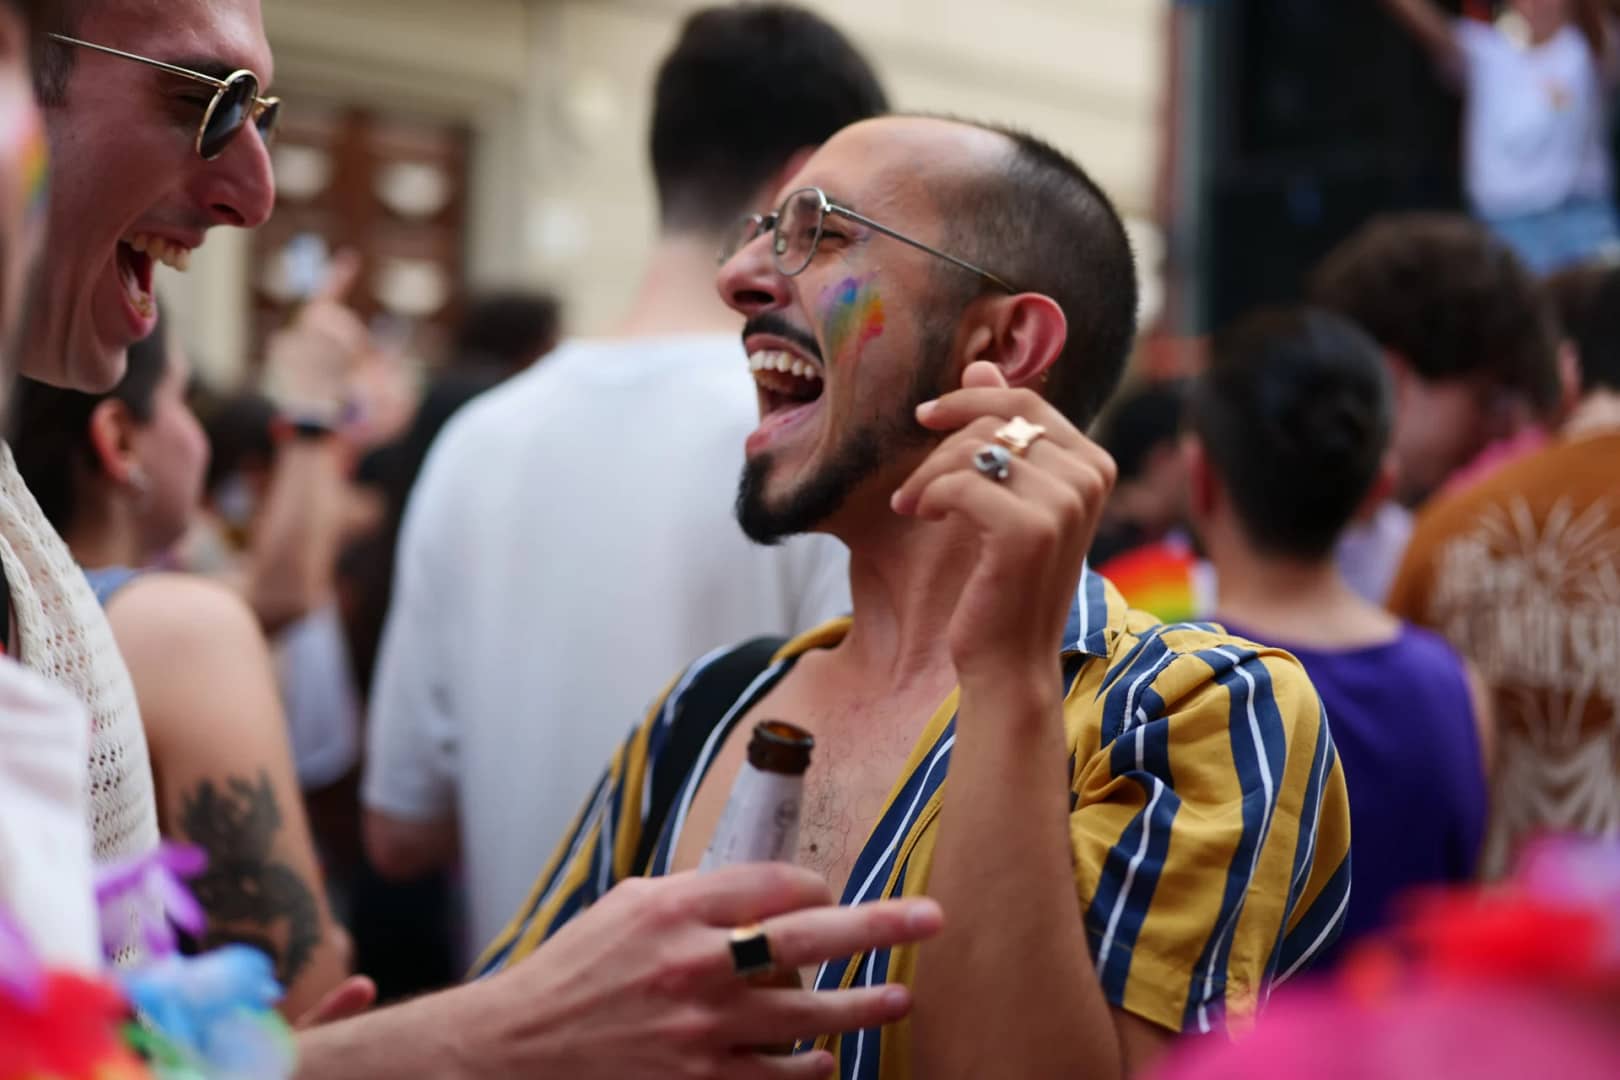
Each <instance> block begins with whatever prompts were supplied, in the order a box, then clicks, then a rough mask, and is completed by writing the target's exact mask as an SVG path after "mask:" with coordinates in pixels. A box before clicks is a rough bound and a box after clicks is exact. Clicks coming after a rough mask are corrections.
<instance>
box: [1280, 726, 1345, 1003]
mask: <svg viewBox="0 0 1620 1080" xmlns="http://www.w3.org/2000/svg"><path fill="white" fill-rule="evenodd" d="M1320 715H1321V722H1320V723H1319V724H1318V725H1317V729H1316V747H1315V749H1314V750H1313V751H1312V753H1311V773H1310V779H1309V780H1308V781H1307V782H1306V785H1305V795H1304V798H1303V800H1302V801H1301V803H1300V814H1299V835H1298V836H1297V837H1296V838H1295V840H1294V864H1293V868H1292V869H1291V870H1290V871H1289V874H1288V904H1287V906H1286V907H1284V908H1283V917H1282V922H1281V923H1280V924H1279V925H1278V927H1277V941H1276V944H1275V945H1274V946H1273V947H1272V950H1271V959H1270V961H1269V962H1268V963H1267V964H1266V981H1267V982H1268V983H1269V982H1270V981H1271V980H1272V979H1273V978H1274V977H1275V976H1276V974H1277V972H1278V970H1279V969H1280V970H1283V971H1286V970H1288V969H1287V968H1286V967H1280V965H1281V958H1282V942H1283V937H1284V935H1286V934H1287V933H1288V927H1289V924H1290V923H1292V922H1293V921H1294V909H1295V908H1297V907H1298V906H1299V901H1300V894H1301V892H1302V891H1303V889H1304V887H1305V885H1306V884H1308V882H1307V881H1306V880H1305V878H1306V877H1307V875H1308V874H1309V873H1310V864H1311V861H1312V858H1313V857H1314V856H1315V854H1316V842H1317V839H1318V837H1317V825H1318V824H1319V823H1320V820H1321V815H1322V786H1323V781H1325V780H1326V779H1327V776H1328V772H1329V771H1330V770H1331V769H1332V768H1333V761H1332V755H1333V737H1332V736H1331V735H1330V734H1329V733H1328V722H1327V708H1326V706H1323V707H1322V709H1321V713H1320Z"/></svg>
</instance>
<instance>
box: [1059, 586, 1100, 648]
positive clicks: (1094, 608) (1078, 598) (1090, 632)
mask: <svg viewBox="0 0 1620 1080" xmlns="http://www.w3.org/2000/svg"><path fill="white" fill-rule="evenodd" d="M1082 604H1084V607H1083V608H1082V606H1081V605H1082ZM1082 614H1083V616H1084V618H1082ZM1082 621H1084V623H1085V627H1086V638H1085V640H1084V641H1081V640H1080V626H1081V623H1082ZM1063 651H1064V652H1085V653H1089V654H1091V655H1092V656H1107V655H1108V593H1107V589H1106V586H1105V585H1104V583H1103V578H1102V575H1101V574H1098V573H1095V572H1093V571H1092V569H1091V567H1090V566H1087V567H1085V569H1084V570H1083V571H1082V572H1081V577H1080V585H1079V587H1078V588H1077V589H1075V595H1074V598H1073V601H1072V602H1071V603H1070V605H1069V618H1068V622H1066V623H1065V624H1064V627H1063Z"/></svg>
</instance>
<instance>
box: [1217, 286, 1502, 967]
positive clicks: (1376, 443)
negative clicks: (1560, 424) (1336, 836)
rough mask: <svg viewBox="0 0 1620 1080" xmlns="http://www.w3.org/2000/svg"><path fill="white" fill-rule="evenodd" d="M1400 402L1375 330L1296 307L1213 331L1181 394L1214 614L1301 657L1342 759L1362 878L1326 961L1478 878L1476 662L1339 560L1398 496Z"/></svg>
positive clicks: (1482, 780) (1480, 759) (1480, 731)
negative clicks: (1383, 504)
mask: <svg viewBox="0 0 1620 1080" xmlns="http://www.w3.org/2000/svg"><path fill="white" fill-rule="evenodd" d="M1393 404H1394V402H1393V395H1392V392H1391V388H1390V378H1389V375H1388V373H1387V372H1386V370H1385V365H1384V360H1383V357H1382V356H1381V355H1380V353H1379V349H1378V346H1377V344H1376V343H1374V342H1373V340H1372V339H1371V338H1369V337H1368V336H1367V335H1366V334H1365V333H1363V332H1362V331H1361V330H1359V329H1357V328H1356V327H1355V326H1354V325H1352V324H1351V323H1349V322H1347V321H1345V320H1344V319H1341V318H1339V317H1337V316H1334V315H1330V314H1328V313H1326V312H1322V311H1314V310H1310V309H1303V310H1297V311H1274V312H1266V313H1260V314H1256V315H1253V316H1251V317H1249V318H1248V319H1246V320H1244V321H1242V322H1240V323H1239V324H1237V325H1236V326H1234V327H1232V328H1231V329H1230V330H1228V331H1226V332H1225V333H1222V334H1218V335H1217V336H1216V338H1215V347H1214V352H1213V358H1212V361H1211V363H1210V366H1209V368H1208V370H1207V371H1206V372H1205V373H1204V374H1203V375H1202V376H1200V377H1199V378H1198V380H1197V382H1196V384H1195V387H1194V389H1193V391H1192V394H1191V398H1190V405H1189V409H1188V425H1187V426H1188V432H1189V434H1188V437H1187V446H1186V458H1187V472H1188V474H1189V476H1190V477H1191V509H1192V514H1193V520H1194V522H1195V524H1196V527H1197V530H1198V535H1199V537H1200V538H1201V539H1202V540H1203V542H1204V546H1205V549H1206V550H1207V551H1208V553H1209V557H1210V559H1211V561H1212V562H1213V563H1214V565H1215V569H1216V572H1217V573H1218V574H1219V575H1220V602H1219V605H1218V606H1217V607H1216V609H1215V611H1214V614H1213V615H1212V616H1211V617H1212V618H1213V619H1214V620H1215V621H1216V622H1218V623H1220V624H1221V625H1222V626H1224V627H1226V629H1227V630H1228V631H1230V632H1231V633H1234V634H1237V635H1239V636H1241V637H1245V638H1249V639H1251V640H1253V641H1260V642H1264V643H1266V644H1267V645H1272V646H1275V647H1277V648H1279V649H1283V650H1286V651H1287V652H1289V653H1292V654H1293V655H1294V656H1295V657H1297V658H1298V659H1299V661H1300V662H1301V663H1302V664H1304V665H1305V671H1306V673H1307V674H1308V675H1309V676H1310V678H1311V682H1312V683H1313V684H1315V686H1316V690H1317V692H1318V693H1319V694H1321V696H1322V705H1323V707H1324V708H1325V709H1326V711H1327V715H1328V717H1329V718H1330V720H1331V721H1332V724H1333V743H1334V746H1336V747H1337V748H1338V751H1339V754H1340V756H1341V759H1342V761H1343V764H1344V778H1345V783H1346V784H1347V785H1348V786H1349V789H1350V830H1351V835H1352V836H1353V837H1354V839H1355V851H1356V863H1355V888H1354V890H1353V891H1352V892H1351V894H1350V903H1349V907H1348V908H1347V910H1346V914H1345V923H1344V933H1343V934H1342V935H1341V936H1340V938H1339V941H1338V942H1337V943H1336V944H1335V945H1334V946H1333V947H1332V949H1331V950H1329V951H1326V952H1324V953H1323V955H1322V959H1321V961H1320V963H1321V964H1322V965H1330V964H1333V963H1335V962H1337V960H1338V959H1339V958H1340V957H1341V956H1342V955H1343V954H1344V953H1345V951H1346V950H1348V949H1350V948H1352V947H1353V946H1354V943H1355V942H1356V941H1358V940H1359V939H1361V938H1362V937H1364V936H1365V935H1367V934H1369V933H1371V932H1373V931H1376V930H1378V929H1379V928H1381V927H1382V926H1384V925H1385V924H1386V922H1387V921H1388V919H1389V918H1390V916H1391V915H1392V914H1393V912H1394V905H1395V903H1396V902H1397V901H1398V900H1399V899H1401V898H1402V897H1403V896H1404V895H1405V894H1406V893H1407V892H1408V891H1409V890H1411V889H1413V888H1415V887H1419V886H1425V885H1431V884H1435V883H1443V882H1467V881H1470V880H1472V879H1473V876H1474V872H1475V869H1476V866H1477V864H1478V860H1479V854H1480V848H1481V843H1482V841H1483V837H1484V832H1485V812H1486V806H1485V787H1486V773H1487V770H1488V767H1489V751H1490V745H1491V726H1490V716H1489V709H1488V706H1487V703H1486V700H1485V695H1484V692H1483V689H1482V687H1481V686H1480V685H1479V681H1478V678H1477V676H1475V675H1474V674H1473V673H1472V672H1471V671H1469V670H1468V669H1467V667H1466V666H1465V665H1464V663H1463V662H1462V660H1461V659H1460V658H1459V657H1458V656H1457V654H1456V653H1455V652H1454V651H1452V649H1451V647H1450V646H1448V645H1447V644H1446V643H1445V641H1444V639H1442V638H1441V637H1439V636H1438V635H1436V634H1434V633H1432V632H1430V631H1427V630H1420V629H1418V628H1416V627H1414V626H1411V625H1409V624H1406V623H1403V622H1401V621H1400V620H1398V619H1396V618H1394V617H1392V616H1391V615H1389V614H1388V613H1387V612H1385V611H1384V610H1383V609H1382V608H1380V607H1377V606H1375V605H1373V604H1372V603H1370V602H1368V601H1367V600H1365V599H1363V598H1362V597H1360V596H1358V595H1356V593H1355V591H1354V590H1352V589H1351V588H1350V586H1349V585H1348V584H1346V582H1345V580H1344V577H1343V575H1342V574H1341V573H1340V571H1339V568H1338V566H1337V565H1336V564H1335V562H1334V558H1333V551H1334V545H1335V543H1336V542H1337V540H1338V538H1339V535H1340V534H1341V533H1342V532H1343V531H1344V529H1345V528H1346V527H1347V526H1348V525H1349V524H1350V522H1351V521H1352V520H1353V518H1354V517H1355V515H1356V512H1357V510H1358V509H1359V508H1361V507H1362V506H1364V505H1367V504H1368V503H1376V502H1378V501H1381V500H1383V499H1384V498H1386V497H1387V495H1388V491H1389V487H1390V484H1391V482H1392V479H1393V477H1392V470H1391V467H1390V464H1389V462H1388V460H1387V458H1386V448H1387V446H1388V443H1389V434H1390V428H1391V423H1392V421H1391V411H1392V407H1393Z"/></svg>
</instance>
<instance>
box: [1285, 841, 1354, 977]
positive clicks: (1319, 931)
mask: <svg viewBox="0 0 1620 1080" xmlns="http://www.w3.org/2000/svg"><path fill="white" fill-rule="evenodd" d="M1349 893H1350V856H1349V855H1348V854H1346V855H1345V857H1344V858H1343V859H1342V860H1340V862H1339V866H1338V869H1336V870H1334V871H1333V876H1332V877H1331V878H1329V879H1328V883H1327V885H1326V886H1324V887H1323V889H1322V893H1321V895H1320V896H1318V897H1317V898H1316V903H1314V904H1312V905H1311V908H1310V910H1309V911H1307V912H1306V913H1305V917H1304V918H1302V919H1300V920H1299V925H1298V926H1296V927H1294V929H1293V932H1292V933H1290V934H1289V935H1288V936H1287V937H1285V938H1283V941H1282V947H1281V948H1280V949H1279V950H1278V953H1279V957H1278V964H1277V969H1278V971H1279V972H1283V971H1287V970H1288V969H1290V968H1292V967H1293V966H1294V965H1295V964H1296V963H1298V962H1299V958H1300V957H1301V956H1304V955H1305V954H1306V953H1307V952H1309V951H1310V950H1312V949H1314V950H1315V952H1316V954H1317V955H1320V954H1321V952H1322V951H1323V950H1324V949H1326V948H1327V947H1328V946H1329V945H1332V944H1333V943H1334V942H1335V941H1337V940H1338V937H1339V932H1340V931H1341V930H1343V929H1344V908H1345V902H1344V901H1345V897H1346V896H1348V895H1349ZM1323 931H1327V936H1326V937H1323ZM1318 938H1321V939H1322V940H1321V943H1320V944H1318V943H1317V939H1318ZM1301 970H1303V971H1308V970H1310V965H1309V963H1307V964H1306V966H1305V967H1304V968H1303V969H1301Z"/></svg>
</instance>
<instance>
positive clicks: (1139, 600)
mask: <svg viewBox="0 0 1620 1080" xmlns="http://www.w3.org/2000/svg"><path fill="white" fill-rule="evenodd" d="M1097 572H1098V573H1099V574H1101V575H1102V576H1103V577H1105V578H1107V579H1108V580H1109V581H1112V582H1113V583H1114V588H1116V589H1118V590H1119V591H1120V595H1122V596H1124V597H1125V602H1126V603H1127V604H1129V605H1131V607H1133V608H1137V609H1139V610H1141V611H1146V612H1148V613H1149V614H1150V615H1152V616H1154V617H1155V618H1157V619H1159V620H1160V621H1161V622H1167V623H1178V622H1189V621H1191V620H1194V619H1198V618H1200V617H1202V616H1206V615H1208V614H1209V612H1210V610H1211V609H1212V608H1213V607H1214V601H1215V587H1214V585H1215V574H1214V570H1213V568H1212V567H1210V565H1209V564H1208V563H1206V562H1205V561H1204V560H1202V559H1200V558H1199V557H1198V556H1197V555H1196V554H1195V553H1194V552H1193V550H1192V547H1191V546H1190V545H1189V544H1188V543H1187V542H1186V541H1185V540H1183V539H1181V538H1180V537H1171V538H1169V539H1165V540H1160V541H1157V542H1155V543H1152V544H1145V545H1143V546H1142V547H1139V548H1133V549H1131V550H1130V551H1127V552H1125V553H1124V554H1122V555H1116V556H1114V557H1113V558H1112V559H1109V560H1108V561H1107V562H1106V563H1104V564H1103V565H1101V566H1099V567H1097Z"/></svg>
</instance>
